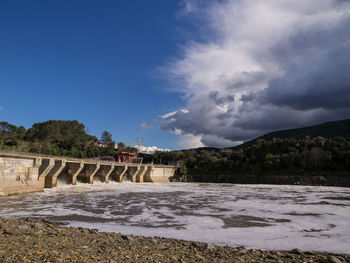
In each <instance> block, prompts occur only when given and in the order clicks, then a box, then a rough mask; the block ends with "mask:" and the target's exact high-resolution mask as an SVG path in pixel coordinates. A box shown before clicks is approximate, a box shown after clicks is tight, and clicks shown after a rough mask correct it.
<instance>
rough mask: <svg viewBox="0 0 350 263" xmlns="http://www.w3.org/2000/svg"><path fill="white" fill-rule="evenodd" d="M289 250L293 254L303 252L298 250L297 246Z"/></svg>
mask: <svg viewBox="0 0 350 263" xmlns="http://www.w3.org/2000/svg"><path fill="white" fill-rule="evenodd" d="M290 252H291V253H293V254H297V255H302V254H304V252H303V251H302V250H300V249H299V248H294V249H292V250H291V251H290Z"/></svg>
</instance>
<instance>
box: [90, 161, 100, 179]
mask: <svg viewBox="0 0 350 263" xmlns="http://www.w3.org/2000/svg"><path fill="white" fill-rule="evenodd" d="M99 169H100V163H96V168H95V170H94V171H93V172H92V173H91V174H90V175H89V183H90V184H93V182H94V176H95V174H96V173H97V171H98V170H99Z"/></svg>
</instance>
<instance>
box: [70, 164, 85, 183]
mask: <svg viewBox="0 0 350 263" xmlns="http://www.w3.org/2000/svg"><path fill="white" fill-rule="evenodd" d="M70 165H71V166H72V167H71V171H68V174H72V185H76V184H77V177H78V175H79V173H80V171H81V170H82V169H83V168H84V161H80V163H70Z"/></svg>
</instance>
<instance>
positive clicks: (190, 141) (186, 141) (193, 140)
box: [178, 134, 204, 149]
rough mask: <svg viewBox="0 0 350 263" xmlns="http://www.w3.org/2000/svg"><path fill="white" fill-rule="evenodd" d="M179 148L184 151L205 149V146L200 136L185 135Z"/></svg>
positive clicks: (179, 143)
mask: <svg viewBox="0 0 350 263" xmlns="http://www.w3.org/2000/svg"><path fill="white" fill-rule="evenodd" d="M178 146H179V147H180V148H182V149H191V148H198V147H203V146H204V144H203V143H202V141H201V137H200V136H195V135H193V134H185V135H183V136H182V138H181V140H180V141H179V142H178Z"/></svg>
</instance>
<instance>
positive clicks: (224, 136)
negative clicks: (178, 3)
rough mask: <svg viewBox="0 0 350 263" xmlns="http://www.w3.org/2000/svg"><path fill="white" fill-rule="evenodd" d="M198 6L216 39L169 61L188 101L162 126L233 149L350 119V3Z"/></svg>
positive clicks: (315, 0) (266, 0) (252, 0)
mask: <svg viewBox="0 0 350 263" xmlns="http://www.w3.org/2000/svg"><path fill="white" fill-rule="evenodd" d="M185 2H186V1H185ZM202 11H203V10H202ZM202 11H201V14H206V15H207V16H208V17H206V20H207V21H209V22H208V24H205V26H207V27H210V28H211V30H212V31H216V34H215V38H214V37H213V41H212V42H210V41H209V42H208V43H196V42H191V43H190V44H188V45H187V46H185V48H184V55H183V58H181V59H179V60H177V61H175V62H174V63H172V64H171V65H170V66H169V68H168V72H169V78H174V76H175V77H177V78H179V79H181V81H182V82H181V85H182V91H183V92H184V93H186V95H187V96H188V98H189V99H188V100H187V106H186V110H185V111H184V110H179V111H177V112H176V113H174V114H171V116H169V117H168V118H164V119H163V123H162V126H161V128H162V129H164V130H172V131H180V132H181V133H182V134H190V135H191V136H197V138H199V139H201V141H202V143H203V144H205V145H210V146H230V145H232V144H235V143H238V142H241V141H244V140H248V139H252V138H254V137H256V136H259V135H262V134H263V133H266V132H269V131H272V130H278V129H285V128H293V127H302V126H305V125H312V124H316V123H320V122H324V121H329V120H334V119H342V118H344V119H345V118H349V117H350V30H349V28H350V1H341V0H309V1H294V0H286V1H275V0H246V1H234V0H227V1H215V3H214V4H212V5H211V6H210V5H209V7H206V10H205V12H202Z"/></svg>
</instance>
